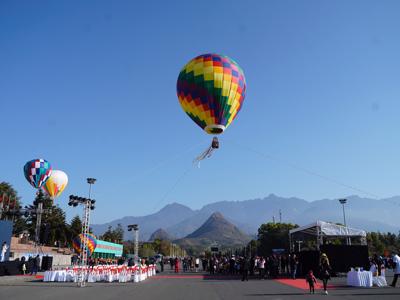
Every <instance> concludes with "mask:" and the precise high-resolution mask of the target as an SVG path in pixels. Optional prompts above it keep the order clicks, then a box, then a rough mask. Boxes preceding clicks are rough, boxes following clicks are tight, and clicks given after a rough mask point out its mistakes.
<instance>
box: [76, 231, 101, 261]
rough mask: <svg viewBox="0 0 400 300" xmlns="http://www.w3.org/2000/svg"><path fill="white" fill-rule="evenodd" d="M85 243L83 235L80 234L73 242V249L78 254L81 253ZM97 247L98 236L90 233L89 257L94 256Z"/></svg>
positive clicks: (87, 247)
mask: <svg viewBox="0 0 400 300" xmlns="http://www.w3.org/2000/svg"><path fill="white" fill-rule="evenodd" d="M82 243H83V234H82V233H81V234H79V235H78V236H76V237H75V238H74V239H73V240H72V247H73V248H74V249H75V251H76V252H77V253H81V250H82ZM96 246H97V239H96V236H95V235H94V234H92V233H88V234H87V235H86V249H87V251H88V255H89V256H90V255H92V253H93V252H94V250H95V249H96Z"/></svg>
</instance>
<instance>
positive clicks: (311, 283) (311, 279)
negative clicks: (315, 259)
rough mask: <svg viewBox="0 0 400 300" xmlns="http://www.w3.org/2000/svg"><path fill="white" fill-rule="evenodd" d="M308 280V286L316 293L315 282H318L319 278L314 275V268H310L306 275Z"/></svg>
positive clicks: (311, 291)
mask: <svg viewBox="0 0 400 300" xmlns="http://www.w3.org/2000/svg"><path fill="white" fill-rule="evenodd" d="M306 282H307V283H308V286H309V288H310V294H311V293H312V294H315V288H314V284H315V283H317V279H316V278H315V276H314V273H313V271H312V270H310V271H309V272H308V274H307V276H306Z"/></svg>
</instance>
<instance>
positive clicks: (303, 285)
mask: <svg viewBox="0 0 400 300" xmlns="http://www.w3.org/2000/svg"><path fill="white" fill-rule="evenodd" d="M274 281H276V282H279V283H282V284H286V285H289V286H292V287H295V288H298V289H301V290H309V287H308V283H307V282H306V280H305V279H295V280H293V279H275V280H274ZM335 288H337V286H335V285H329V284H328V290H331V289H335ZM315 289H316V290H322V289H323V286H322V282H321V281H319V280H317V283H316V284H315Z"/></svg>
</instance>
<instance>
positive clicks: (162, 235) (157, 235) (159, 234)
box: [149, 228, 174, 242]
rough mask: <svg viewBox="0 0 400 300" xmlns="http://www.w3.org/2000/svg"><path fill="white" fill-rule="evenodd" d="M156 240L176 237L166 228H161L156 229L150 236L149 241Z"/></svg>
mask: <svg viewBox="0 0 400 300" xmlns="http://www.w3.org/2000/svg"><path fill="white" fill-rule="evenodd" d="M155 240H164V241H172V240H174V238H173V237H172V236H171V235H169V234H168V232H166V231H165V230H164V229H162V228H159V229H157V230H156V231H154V232H153V233H152V234H151V236H150V238H149V242H152V241H155Z"/></svg>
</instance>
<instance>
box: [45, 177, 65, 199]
mask: <svg viewBox="0 0 400 300" xmlns="http://www.w3.org/2000/svg"><path fill="white" fill-rule="evenodd" d="M67 184H68V176H67V174H65V173H64V172H63V171H60V170H53V171H52V172H51V176H50V177H49V179H47V181H46V183H45V184H44V185H43V187H42V188H43V189H44V190H45V191H46V193H47V194H48V195H49V196H50V197H51V198H52V199H54V198H56V197H58V196H60V195H61V193H62V192H63V191H64V189H65V187H66V186H67Z"/></svg>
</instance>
